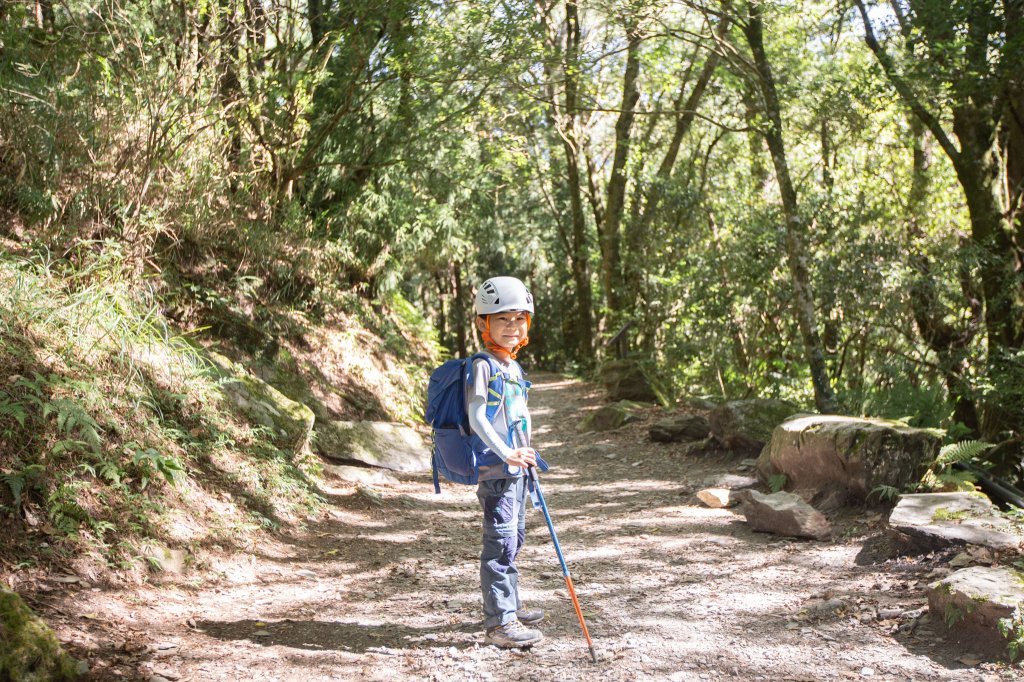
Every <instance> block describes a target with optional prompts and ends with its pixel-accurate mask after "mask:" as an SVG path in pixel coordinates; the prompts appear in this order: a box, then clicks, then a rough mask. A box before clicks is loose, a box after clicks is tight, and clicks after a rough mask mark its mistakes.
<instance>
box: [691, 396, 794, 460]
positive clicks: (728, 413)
mask: <svg viewBox="0 0 1024 682" xmlns="http://www.w3.org/2000/svg"><path fill="white" fill-rule="evenodd" d="M796 412H797V408H796V406H795V405H793V404H792V403H789V402H786V401H784V400H765V399H760V398H758V399H754V400H732V401H729V402H727V403H725V404H723V405H719V406H718V407H716V408H715V409H713V410H711V412H710V413H709V414H708V424H709V426H710V428H711V435H712V436H714V437H715V439H716V440H718V441H719V442H721V443H722V444H723V445H724V446H725V447H727V448H729V449H730V450H733V451H735V452H738V453H743V454H751V455H756V454H757V453H759V452H761V448H763V447H764V445H765V443H767V442H768V440H769V439H770V438H771V435H772V429H774V428H775V427H776V426H778V425H779V424H781V423H782V422H784V421H785V420H786V419H788V418H789V417H791V416H793V414H795V413H796Z"/></svg>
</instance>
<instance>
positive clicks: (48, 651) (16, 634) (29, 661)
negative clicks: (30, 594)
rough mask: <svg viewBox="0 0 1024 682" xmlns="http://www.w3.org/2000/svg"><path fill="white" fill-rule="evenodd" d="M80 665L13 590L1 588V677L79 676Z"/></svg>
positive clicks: (14, 680) (17, 681)
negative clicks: (65, 651)
mask: <svg viewBox="0 0 1024 682" xmlns="http://www.w3.org/2000/svg"><path fill="white" fill-rule="evenodd" d="M77 677H78V673H77V665H76V663H75V660H74V659H73V658H71V656H69V655H67V654H66V653H64V651H63V650H62V649H61V646H60V642H58V641H57V637H56V636H55V635H54V634H53V630H51V629H50V628H49V627H48V626H47V625H46V623H44V622H43V621H42V620H40V619H39V617H38V616H36V615H35V614H34V613H32V611H31V610H29V608H28V607H27V606H26V605H25V602H23V601H22V599H21V597H19V596H18V595H17V594H15V593H14V592H11V591H9V590H3V589H0V680H10V681H11V682H35V681H36V680H38V681H39V682H44V681H50V680H55V681H59V680H74V679H77Z"/></svg>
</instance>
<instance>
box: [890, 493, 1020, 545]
mask: <svg viewBox="0 0 1024 682" xmlns="http://www.w3.org/2000/svg"><path fill="white" fill-rule="evenodd" d="M889 528H890V532H891V533H892V534H893V537H894V539H895V540H896V541H897V543H899V544H902V545H910V546H912V547H913V548H914V549H916V550H918V551H921V552H927V551H931V550H933V549H941V548H944V547H949V546H951V545H981V546H983V547H990V548H992V549H998V550H1016V551H1020V550H1021V549H1022V548H1024V536H1022V535H1021V534H1020V532H1019V531H1017V529H1016V528H1015V527H1014V526H1013V524H1011V523H1010V522H1009V521H1008V520H1007V519H1006V518H1005V517H1004V516H1002V515H1001V514H1000V513H999V510H998V509H996V507H995V505H993V504H992V502H990V501H989V499H988V498H987V497H985V496H984V495H982V494H981V493H921V494H917V495H903V496H902V497H900V500H899V502H898V503H897V504H896V507H895V508H894V509H893V510H892V513H891V514H890V515H889Z"/></svg>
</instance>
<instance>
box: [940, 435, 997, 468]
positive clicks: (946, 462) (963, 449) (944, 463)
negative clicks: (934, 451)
mask: <svg viewBox="0 0 1024 682" xmlns="http://www.w3.org/2000/svg"><path fill="white" fill-rule="evenodd" d="M991 447H992V444H991V443H986V442H984V441H980V440H964V441H960V442H959V443H949V444H948V445H943V446H942V448H941V449H940V450H939V456H938V457H936V458H935V464H936V465H937V466H938V467H939V468H946V467H948V466H952V465H953V464H957V463H960V462H968V461H970V460H972V459H974V458H975V457H977V456H978V455H980V454H981V453H983V452H985V451H986V450H988V449H989V448H991Z"/></svg>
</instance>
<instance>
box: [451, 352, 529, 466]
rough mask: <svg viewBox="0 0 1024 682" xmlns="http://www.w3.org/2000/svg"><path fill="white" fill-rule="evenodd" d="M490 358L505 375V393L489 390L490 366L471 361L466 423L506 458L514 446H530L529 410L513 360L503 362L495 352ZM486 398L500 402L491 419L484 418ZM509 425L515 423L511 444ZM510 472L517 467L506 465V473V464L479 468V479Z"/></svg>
mask: <svg viewBox="0 0 1024 682" xmlns="http://www.w3.org/2000/svg"><path fill="white" fill-rule="evenodd" d="M488 355H491V354H490V353H488ZM491 357H492V358H494V359H495V361H497V363H498V364H499V365H500V366H501V367H502V369H503V370H504V371H505V374H507V375H508V380H507V381H505V390H504V395H503V396H496V395H493V394H492V393H491V392H490V386H489V385H488V380H489V379H490V367H489V366H488V364H487V361H485V360H482V359H480V360H474V361H473V375H472V381H470V382H467V384H466V405H467V409H468V411H469V426H470V428H471V429H473V432H474V433H476V434H477V435H478V436H480V440H482V441H483V442H484V444H485V445H487V447H489V448H490V449H491V450H492V451H494V453H495V454H497V455H498V457H500V458H501V459H502V460H507V459H508V458H509V457H510V456H511V455H512V453H513V451H514V450H515V449H517V448H520V447H529V445H530V435H531V423H530V412H529V410H528V409H527V407H526V390H525V377H524V376H523V373H522V369H521V368H520V367H519V365H518V364H516V363H515V362H509V363H508V364H506V363H504V362H502V360H501V359H499V358H498V357H496V356H494V355H491ZM488 401H500V402H501V405H500V406H499V408H498V410H497V412H495V414H494V418H493V419H492V420H491V421H488V420H487V403H488ZM510 424H514V425H515V426H514V428H513V431H512V434H511V437H512V445H511V446H509V444H508V438H509V425H510ZM510 475H511V476H519V475H521V470H520V468H519V467H508V472H507V473H506V471H505V467H487V466H482V467H480V480H489V479H495V478H507V477H508V476H510Z"/></svg>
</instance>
